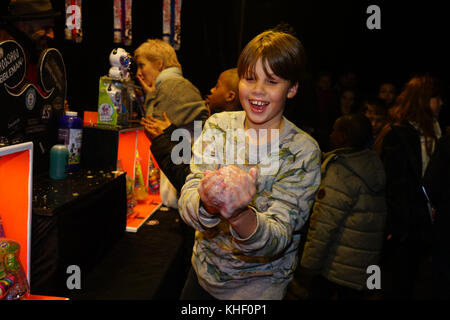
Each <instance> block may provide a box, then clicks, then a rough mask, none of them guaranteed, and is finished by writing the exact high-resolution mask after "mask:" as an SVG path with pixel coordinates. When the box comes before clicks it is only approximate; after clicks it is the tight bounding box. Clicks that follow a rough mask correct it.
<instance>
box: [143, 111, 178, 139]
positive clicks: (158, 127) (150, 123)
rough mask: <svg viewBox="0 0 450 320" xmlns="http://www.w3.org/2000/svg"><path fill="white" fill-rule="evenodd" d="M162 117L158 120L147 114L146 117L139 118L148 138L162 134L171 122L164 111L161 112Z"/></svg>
mask: <svg viewBox="0 0 450 320" xmlns="http://www.w3.org/2000/svg"><path fill="white" fill-rule="evenodd" d="M163 117H164V120H159V119H156V118H154V117H152V116H147V117H146V118H142V119H141V125H143V126H144V129H145V134H146V136H147V138H149V139H150V140H152V139H155V138H156V137H157V136H159V135H161V134H163V133H164V130H165V129H167V128H168V127H169V126H170V125H171V124H172V122H171V121H170V119H169V118H168V117H167V113H166V112H164V113H163Z"/></svg>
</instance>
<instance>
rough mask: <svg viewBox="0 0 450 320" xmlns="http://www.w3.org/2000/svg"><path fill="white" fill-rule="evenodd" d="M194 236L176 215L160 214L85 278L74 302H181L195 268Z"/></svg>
mask: <svg viewBox="0 0 450 320" xmlns="http://www.w3.org/2000/svg"><path fill="white" fill-rule="evenodd" d="M193 241H194V230H193V229H192V228H190V227H188V226H187V225H186V224H185V223H184V222H183V221H182V220H181V218H180V217H179V214H178V212H177V211H176V210H169V211H161V210H159V211H157V212H155V213H154V214H153V215H152V216H151V217H150V219H149V220H148V221H147V223H145V224H144V225H143V226H142V227H141V228H140V229H139V230H138V231H137V232H136V233H131V232H126V233H125V234H124V236H123V237H122V238H121V239H120V240H119V241H118V242H117V243H116V244H115V245H114V247H113V248H112V249H111V250H110V251H109V252H108V254H107V255H106V256H105V257H104V258H103V259H102V260H101V261H100V262H99V263H98V264H97V265H96V266H95V267H94V268H93V269H92V271H91V272H90V273H89V274H88V275H86V276H84V277H82V284H81V289H80V290H76V289H74V290H71V291H68V292H66V293H65V296H66V297H69V298H70V299H71V300H79V299H83V300H109V299H112V300H129V299H133V300H142V299H145V300H149V299H178V298H179V296H180V293H181V290H182V288H183V285H184V281H185V279H186V275H187V271H188V270H189V268H190V265H191V263H190V258H191V252H192V246H193Z"/></svg>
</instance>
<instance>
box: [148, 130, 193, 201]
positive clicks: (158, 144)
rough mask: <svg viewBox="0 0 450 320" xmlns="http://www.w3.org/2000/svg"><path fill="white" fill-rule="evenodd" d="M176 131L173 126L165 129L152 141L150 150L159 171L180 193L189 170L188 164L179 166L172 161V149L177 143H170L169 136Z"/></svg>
mask: <svg viewBox="0 0 450 320" xmlns="http://www.w3.org/2000/svg"><path fill="white" fill-rule="evenodd" d="M176 129H177V126H175V125H174V124H172V125H170V126H169V127H168V128H166V129H165V130H164V133H163V134H161V135H159V136H157V137H156V138H155V139H153V140H152V144H151V146H150V150H151V151H152V154H153V156H154V157H155V160H156V162H157V163H158V166H159V167H160V169H161V170H162V171H163V172H164V174H165V175H166V176H167V178H168V179H169V181H170V183H172V185H173V186H174V187H175V189H177V191H178V192H180V191H181V188H182V187H183V185H184V182H185V181H186V177H187V175H188V174H189V173H190V168H189V164H188V163H187V164H185V163H183V162H182V163H180V164H174V163H173V161H172V158H171V155H172V149H173V148H174V147H175V146H176V145H177V143H178V142H176V141H172V140H171V136H172V133H173V132H174V131H175V130H176Z"/></svg>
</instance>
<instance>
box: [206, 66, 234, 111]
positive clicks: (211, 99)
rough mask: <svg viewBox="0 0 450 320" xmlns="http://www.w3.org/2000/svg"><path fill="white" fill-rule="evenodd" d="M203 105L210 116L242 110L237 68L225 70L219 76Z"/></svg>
mask: <svg viewBox="0 0 450 320" xmlns="http://www.w3.org/2000/svg"><path fill="white" fill-rule="evenodd" d="M205 103H206V106H207V107H208V109H209V112H210V114H214V113H217V112H222V111H238V110H242V107H241V102H240V101H239V75H238V72H237V68H233V69H228V70H225V71H224V72H222V73H221V74H220V76H219V78H218V79H217V83H216V85H215V87H213V88H211V93H210V94H209V95H207V96H206V99H205Z"/></svg>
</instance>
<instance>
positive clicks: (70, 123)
mask: <svg viewBox="0 0 450 320" xmlns="http://www.w3.org/2000/svg"><path fill="white" fill-rule="evenodd" d="M82 135H83V121H82V120H81V118H80V117H78V113H77V112H74V111H66V114H65V115H64V116H62V117H61V119H60V120H59V130H58V141H60V143H62V144H64V145H65V146H66V147H67V150H69V161H68V165H67V170H68V172H75V171H77V170H78V169H80V158H81V141H82Z"/></svg>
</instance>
